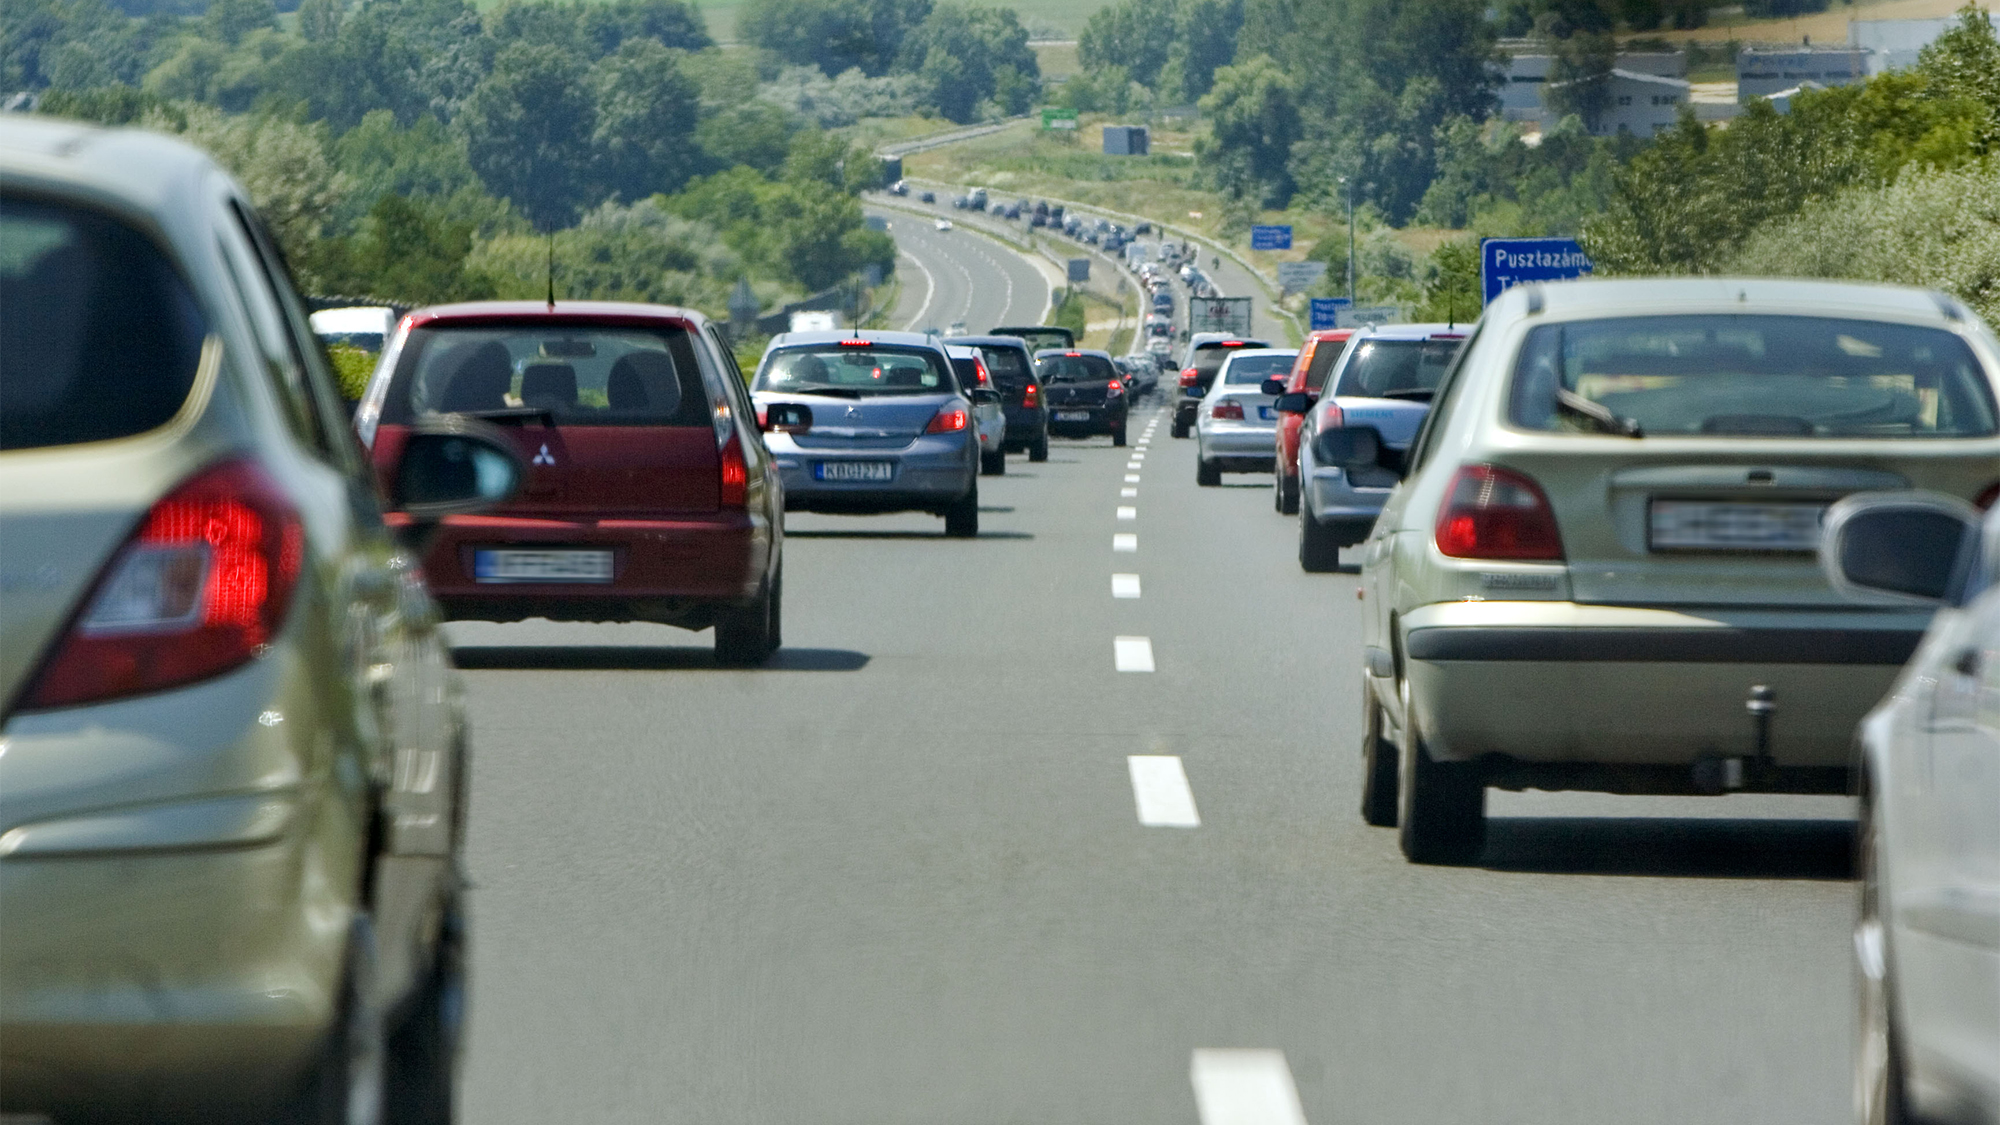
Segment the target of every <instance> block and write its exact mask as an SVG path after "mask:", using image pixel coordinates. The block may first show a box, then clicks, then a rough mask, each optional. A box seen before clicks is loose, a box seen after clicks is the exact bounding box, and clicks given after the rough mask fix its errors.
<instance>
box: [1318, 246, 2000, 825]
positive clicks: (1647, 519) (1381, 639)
mask: <svg viewBox="0 0 2000 1125" xmlns="http://www.w3.org/2000/svg"><path fill="white" fill-rule="evenodd" d="M1996 373H2000V342H1996V341H1995V340H1994V338H1993V335H1992V333H1991V332H1989V331H1988V330H1987V329H1986V327H1985V325H1983V324H1982V323H1980V321H1979V318H1978V317H1977V316H1976V315H1974V314H1973V313H1972V312H1971V311H1970V310H1968V309H1966V308H1965V307H1964V306H1963V305H1961V304H1960V303H1959V302H1958V301H1956V300H1954V299H1952V298H1950V297H1948V296H1945V295H1943V294H1937V293H1926V292H1923V291H1920V290H1912V289H1896V288H1889V287H1886V286H1859V285H1842V284H1832V283H1824V282H1793V281H1766V280H1731V279H1717V278H1707V279H1687V280H1631V281H1578V282H1566V283H1563V284H1559V285H1547V286H1540V285H1531V286H1526V287H1523V288H1520V289H1516V290H1510V291H1509V292H1508V293H1506V294H1505V295H1503V296H1502V297H1500V298H1499V299H1498V300H1496V301H1494V302H1493V304H1492V305H1491V306H1490V307H1488V308H1487V310H1486V313H1485V315H1484V317H1483V318H1482V319H1481V320H1480V322H1479V325H1478V327H1477V329H1476V330H1475V331H1474V333H1473V335H1472V337H1471V338H1470V339H1468V340H1467V341H1466V343H1465V346H1464V348H1463V350H1462V351H1461V352H1460V353H1459V356H1458V359H1457V361H1456V362H1455V364H1454V365H1453V367H1452V368H1451V370H1449V371H1448V372H1447V373H1446V374H1445V375H1444V377H1443V381H1442V382H1441V383H1440V385H1439V387H1438V390H1437V395H1436V400H1435V404H1434V405H1433V406H1432V408H1431V412H1430V414H1429V415H1428V417H1427V418H1426V420H1425V423H1424V426H1423V428H1422V429H1421V430H1420V431H1419V432H1418V433H1417V436H1416V439H1415V441H1414V442H1413V444H1412V445H1411V447H1410V449H1409V451H1408V453H1407V455H1406V454H1404V453H1403V452H1401V451H1398V450H1394V449H1391V448H1388V447H1387V445H1386V443H1384V442H1383V441H1382V440H1381V439H1382V435H1381V434H1379V433H1377V432H1376V431H1375V430H1373V429H1372V428H1368V427H1363V426H1355V425H1350V426H1347V427H1344V428H1337V429H1329V430H1325V431H1322V432H1321V433H1320V434H1319V435H1318V436H1317V437H1316V438H1315V439H1314V442H1315V446H1314V451H1313V452H1314V455H1315V460H1316V462H1317V463H1319V464H1322V465H1337V466H1342V467H1343V469H1344V470H1347V471H1356V470H1365V471H1368V472H1371V473H1373V472H1378V471H1380V470H1382V469H1388V470H1389V471H1390V472H1391V474H1393V475H1396V476H1401V477H1402V478H1403V479H1402V481H1401V483H1400V484H1398V485H1397V486H1396V488H1395V490H1394V491H1393V492H1392V493H1391V494H1390V496H1389V498H1388V501H1387V503H1386V505H1385V506H1384V508H1383V511H1382V515H1381V517H1380V518H1379V519H1378V520H1377V521H1376V523H1375V526H1374V529H1373V531H1372V532H1371V533H1370V535H1369V538H1368V541H1367V544H1366V546H1365V547H1364V549H1363V562H1362V568H1361V575H1362V577H1361V586H1362V592H1363V594H1364V596H1365V598H1366V600H1367V603H1368V605H1369V606H1370V609H1369V612H1368V614H1367V617H1366V641H1365V645H1366V648H1365V651H1364V658H1365V659H1364V661H1363V663H1364V666H1365V668H1364V673H1363V676H1364V683H1363V700H1364V706H1365V710H1364V715H1365V722H1366V729H1365V731H1364V734H1363V739H1362V751H1363V755H1364V759H1365V763H1366V764H1365V770H1366V773H1365V775H1364V794H1365V795H1364V798H1363V815H1364V817H1365V818H1366V819H1367V820H1368V821H1369V822H1370V823H1374V824H1381V825H1391V824H1393V825H1397V826H1398V827H1399V828H1400V829H1401V832H1402V844H1403V849H1404V851H1405V852H1406V853H1407V854H1408V856H1409V857H1410V858H1411V859H1413V860H1417V861H1420V862H1457V861H1464V860H1468V859H1471V858H1473V857H1475V856H1476V855H1477V854H1478V852H1479V850H1480V847H1481V845H1482V839H1483V834H1484V801H1485V790H1486V789H1487V788H1488V787H1493V786H1497V787H1501V788H1507V789H1526V788H1534V789H1586V790H1600V791H1608V792H1614V793H1667V794H1671V793H1689V794H1693V793H1724V792H1729V791H1733V790H1765V791H1774V792H1807V793H1811V792H1818V793H1845V792H1848V791H1849V787H1850V785H1851V777H1852V772H1851V767H1852V764H1853V761H1852V755H1853V745H1854V729H1855V724H1856V723H1857V722H1859V721H1860V719H1861V717H1862V716H1863V715H1864V714H1866V713H1867V711H1868V709H1869V708H1870V707H1871V706H1873V705H1874V703H1875V701H1876V700H1877V699H1880V698H1881V697H1882V694H1883V692H1884V691H1885V690H1887V689H1888V687H1889V685H1890V683H1891V681H1893V680H1894V679H1895V677H1896V674H1897V671H1898V670H1899V669H1900V668H1901V666H1902V665H1903V663H1904V661H1906V660H1908V659H1909V657H1910V654H1911V653H1912V652H1913V651H1914V650H1915V649H1916V646H1917V642H1918V640H1919V639H1920V638H1921V637H1922V635H1923V632H1924V628H1925V626H1926V624H1927V623H1928V620H1929V616H1930V613H1929V609H1928V608H1927V607H1911V606H1893V605H1892V606H1883V605H1856V604H1854V603H1852V602H1850V601H1848V600H1847V599H1846V598H1844V597H1842V596H1841V595H1840V594H1839V593H1838V592H1836V591H1835V590H1834V589H1833V587H1832V586H1830V585H1829V584H1828V582H1827V579H1826V576H1825V575H1824V574H1823V573H1822V572H1821V571H1820V569H1819V567H1818V565H1817V563H1816V561H1815V555H1814V552H1815V550H1816V549H1817V548H1818V546H1819V540H1820V524H1821V521H1822V520H1823V519H1824V517H1825V515H1826V512H1827V509H1828V507H1829V505H1831V504H1833V503H1834V502H1835V501H1837V500H1839V499H1841V498H1842V497H1844V496H1847V495H1850V494H1852V493H1857V492H1867V491H1881V490H1892V489H1930V490H1933V491H1937V492H1942V493H1944V494H1946V495H1948V496H1955V497H1957V498H1959V499H1960V500H1964V501H1968V502H1976V503H1978V504H1980V505H1988V504H1991V503H1992V501H1993V499H1994V497H1995V495H1996V493H2000V404H1996V397H2000V396H1996V393H1995V388H1996V382H2000V380H1996Z"/></svg>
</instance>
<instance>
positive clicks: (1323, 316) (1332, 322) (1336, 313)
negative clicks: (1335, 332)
mask: <svg viewBox="0 0 2000 1125" xmlns="http://www.w3.org/2000/svg"><path fill="white" fill-rule="evenodd" d="M1347 305H1348V300H1347V298H1345V297H1314V298H1313V299H1312V306H1311V307H1312V330H1313V331H1314V332H1318V331H1320V330H1321V329H1323V328H1338V327H1340V310H1342V309H1344V308H1346V307H1347Z"/></svg>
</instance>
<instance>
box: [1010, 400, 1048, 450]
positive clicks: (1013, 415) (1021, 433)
mask: <svg viewBox="0 0 2000 1125" xmlns="http://www.w3.org/2000/svg"><path fill="white" fill-rule="evenodd" d="M1046 417H1047V416H1046V415H1045V414H1044V413H1043V412H1042V411H1041V410H1040V409H1039V408H1037V409H1034V410H1030V409H1028V408H1027V407H1025V406H1010V407H1008V408H1007V438H1006V441H1007V448H1008V449H1009V450H1015V449H1020V448H1022V447H1024V446H1026V445H1027V444H1028V443H1029V442H1032V441H1034V440H1035V439H1036V438H1037V437H1040V436H1041V434H1042V426H1043V422H1044V420H1045V418H1046Z"/></svg>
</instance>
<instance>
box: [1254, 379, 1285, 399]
mask: <svg viewBox="0 0 2000 1125" xmlns="http://www.w3.org/2000/svg"><path fill="white" fill-rule="evenodd" d="M1257 390H1258V391H1259V392H1261V393H1263V394H1267V395H1281V394H1284V393H1285V381H1284V380H1283V379H1266V380H1264V381H1263V382H1262V383H1260V384H1258V387H1257Z"/></svg>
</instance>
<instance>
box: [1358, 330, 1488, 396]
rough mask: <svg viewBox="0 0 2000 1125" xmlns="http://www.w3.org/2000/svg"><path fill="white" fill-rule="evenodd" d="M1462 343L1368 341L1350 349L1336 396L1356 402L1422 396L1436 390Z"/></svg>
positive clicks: (1448, 341) (1452, 341)
mask: <svg viewBox="0 0 2000 1125" xmlns="http://www.w3.org/2000/svg"><path fill="white" fill-rule="evenodd" d="M1461 342H1462V341H1459V340H1369V339H1364V340H1362V341H1361V342H1359V343H1357V344H1353V345H1351V348H1352V350H1353V352H1354V354H1353V355H1352V356H1351V357H1350V358H1349V359H1348V361H1347V365H1346V366H1345V367H1343V368H1342V369H1341V372H1340V384H1339V386H1338V387H1337V388H1336V389H1335V390H1334V392H1333V393H1334V394H1335V395H1336V396H1338V395H1349V396H1352V397H1355V398H1384V397H1390V396H1395V395H1412V396H1421V395H1422V394H1423V393H1424V392H1428V391H1435V390H1437V385H1438V380H1440V379H1442V378H1444V373H1445V369H1446V368H1448V367H1450V366H1451V361H1452V357H1454V356H1456V355H1457V354H1458V346H1459V344H1460V343H1461Z"/></svg>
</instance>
